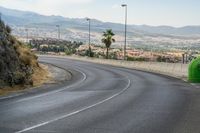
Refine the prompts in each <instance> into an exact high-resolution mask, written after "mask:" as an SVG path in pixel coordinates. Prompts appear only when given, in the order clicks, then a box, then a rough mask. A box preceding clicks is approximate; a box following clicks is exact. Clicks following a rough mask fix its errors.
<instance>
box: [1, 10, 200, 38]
mask: <svg viewBox="0 0 200 133" xmlns="http://www.w3.org/2000/svg"><path fill="white" fill-rule="evenodd" d="M0 12H1V13H2V19H3V20H4V21H5V22H6V23H8V24H9V25H14V26H33V25H37V26H41V27H42V26H52V25H56V24H59V25H62V27H64V28H75V29H80V30H86V29H87V26H88V25H87V24H88V23H87V22H86V21H85V18H66V17H62V16H54V15H52V16H45V15H40V14H38V13H34V12H29V11H19V10H13V9H8V8H4V7H1V6H0ZM172 21H173V20H172ZM108 28H111V29H113V30H114V31H117V32H122V31H123V30H124V28H123V24H118V23H111V22H102V21H99V20H95V19H94V20H92V29H93V30H94V31H97V32H98V31H102V30H104V29H108ZM128 31H129V32H130V33H131V32H132V33H133V34H134V33H135V34H139V35H141V34H142V35H145V34H162V35H175V36H196V35H198V36H199V35H200V26H185V27H180V28H175V27H171V26H148V25H129V26H128Z"/></svg>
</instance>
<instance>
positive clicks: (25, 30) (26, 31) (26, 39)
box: [25, 29, 28, 43]
mask: <svg viewBox="0 0 200 133" xmlns="http://www.w3.org/2000/svg"><path fill="white" fill-rule="evenodd" d="M25 31H26V42H27V43H28V29H25Z"/></svg>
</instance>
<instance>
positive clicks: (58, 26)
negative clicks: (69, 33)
mask: <svg viewBox="0 0 200 133" xmlns="http://www.w3.org/2000/svg"><path fill="white" fill-rule="evenodd" d="M56 27H57V28H58V40H60V25H56Z"/></svg>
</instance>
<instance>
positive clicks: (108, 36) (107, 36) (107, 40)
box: [101, 29, 115, 59]
mask: <svg viewBox="0 0 200 133" xmlns="http://www.w3.org/2000/svg"><path fill="white" fill-rule="evenodd" d="M113 36H115V34H114V33H113V32H112V29H108V30H106V31H105V32H103V38H102V40H101V41H102V43H104V44H105V46H106V58H107V59H108V51H109V48H110V46H111V44H112V43H113V42H115V39H114V38H113Z"/></svg>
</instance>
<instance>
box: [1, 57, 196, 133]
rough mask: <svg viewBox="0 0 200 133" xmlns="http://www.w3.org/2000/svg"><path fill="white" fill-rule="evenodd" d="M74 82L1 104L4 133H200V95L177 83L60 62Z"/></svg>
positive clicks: (149, 75) (155, 76)
mask: <svg viewBox="0 0 200 133" xmlns="http://www.w3.org/2000/svg"><path fill="white" fill-rule="evenodd" d="M40 61H43V62H47V63H51V64H54V65H57V66H59V67H62V68H64V69H67V70H70V71H71V73H72V74H73V78H72V79H71V80H70V81H67V82H63V83H60V84H53V85H46V86H43V87H41V89H39V90H38V89H37V90H32V91H29V92H27V93H25V94H23V95H20V96H16V97H12V98H8V99H2V100H0V132H1V133H14V132H16V133H22V132H26V133H200V90H198V89H195V88H194V87H192V86H191V85H190V84H188V83H185V82H183V81H180V80H178V79H174V78H170V77H167V76H161V75H158V74H152V73H146V72H141V71H136V70H130V69H125V68H119V67H112V66H107V65H99V64H93V63H88V62H81V61H74V60H69V59H62V58H53V57H51V58H50V57H40Z"/></svg>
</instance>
